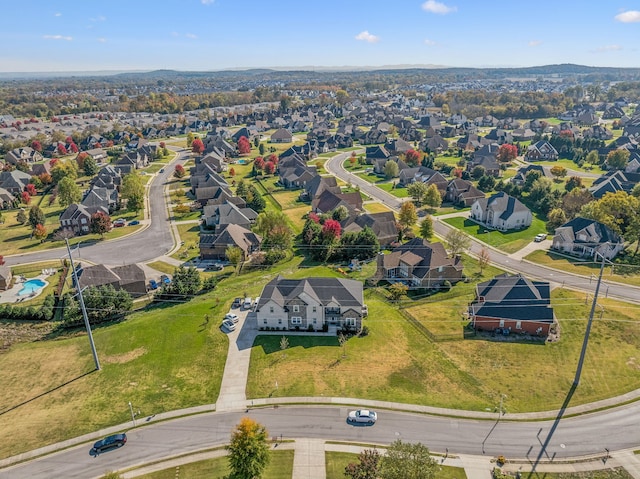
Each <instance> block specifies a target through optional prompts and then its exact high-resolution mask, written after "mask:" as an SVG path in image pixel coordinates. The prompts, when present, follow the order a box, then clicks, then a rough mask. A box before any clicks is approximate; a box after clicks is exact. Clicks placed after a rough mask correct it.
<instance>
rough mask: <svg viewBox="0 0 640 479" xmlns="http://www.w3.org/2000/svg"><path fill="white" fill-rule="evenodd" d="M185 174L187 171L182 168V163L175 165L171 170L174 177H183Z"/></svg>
mask: <svg viewBox="0 0 640 479" xmlns="http://www.w3.org/2000/svg"><path fill="white" fill-rule="evenodd" d="M186 174H187V172H186V171H185V169H184V166H182V165H176V167H175V168H174V170H173V176H175V177H176V178H184V176H185V175H186Z"/></svg>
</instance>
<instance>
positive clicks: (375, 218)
mask: <svg viewBox="0 0 640 479" xmlns="http://www.w3.org/2000/svg"><path fill="white" fill-rule="evenodd" d="M340 225H341V226H342V234H344V233H349V232H351V233H359V232H361V231H362V230H363V229H365V228H367V227H368V228H371V231H373V234H375V235H376V238H378V242H379V243H380V245H381V246H387V245H390V244H391V243H394V242H395V241H397V240H398V226H397V222H396V217H395V215H394V214H393V211H383V212H380V213H363V214H360V215H355V214H353V215H350V216H348V217H347V218H346V219H344V220H342V221H341V222H340Z"/></svg>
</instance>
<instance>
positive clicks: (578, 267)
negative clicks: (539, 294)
mask: <svg viewBox="0 0 640 479" xmlns="http://www.w3.org/2000/svg"><path fill="white" fill-rule="evenodd" d="M525 259H527V260H529V261H531V262H533V263H536V264H540V265H544V266H550V267H552V268H556V269H559V270H561V271H564V272H567V273H571V274H581V275H584V276H589V277H591V276H594V277H596V278H597V276H598V274H599V272H600V264H596V263H593V262H585V261H579V260H577V259H574V258H568V257H566V256H564V255H559V254H557V253H554V252H552V251H547V250H538V251H534V252H533V253H529V254H528V255H527V256H525ZM615 270H616V268H615V266H614V267H613V272H612V268H611V266H605V272H604V275H603V280H604V281H605V283H606V282H607V281H615V282H616V283H624V284H630V285H633V286H640V276H637V274H638V273H640V267H638V268H636V269H635V271H636V275H623V274H618V273H616V272H615Z"/></svg>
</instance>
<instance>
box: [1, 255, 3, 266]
mask: <svg viewBox="0 0 640 479" xmlns="http://www.w3.org/2000/svg"><path fill="white" fill-rule="evenodd" d="M3 264H4V256H2V255H0V266H2V265H3Z"/></svg>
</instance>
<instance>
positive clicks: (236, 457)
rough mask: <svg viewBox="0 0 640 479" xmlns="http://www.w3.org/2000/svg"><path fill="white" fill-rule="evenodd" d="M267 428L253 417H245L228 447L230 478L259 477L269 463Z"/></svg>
mask: <svg viewBox="0 0 640 479" xmlns="http://www.w3.org/2000/svg"><path fill="white" fill-rule="evenodd" d="M267 439H268V434H267V430H266V429H265V427H264V426H262V425H261V424H258V423H257V422H255V421H254V420H253V419H251V418H248V417H243V418H242V419H241V420H240V423H239V424H238V425H237V426H236V428H235V430H234V431H233V432H232V434H231V441H230V443H229V445H228V446H227V447H226V449H227V451H228V452H229V454H228V456H227V457H228V459H229V469H231V474H230V476H229V477H230V479H258V478H260V477H262V473H263V472H264V470H265V468H266V467H267V466H268V465H269V460H270V456H269V443H268V442H267Z"/></svg>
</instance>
